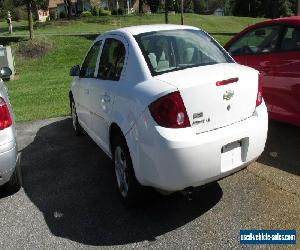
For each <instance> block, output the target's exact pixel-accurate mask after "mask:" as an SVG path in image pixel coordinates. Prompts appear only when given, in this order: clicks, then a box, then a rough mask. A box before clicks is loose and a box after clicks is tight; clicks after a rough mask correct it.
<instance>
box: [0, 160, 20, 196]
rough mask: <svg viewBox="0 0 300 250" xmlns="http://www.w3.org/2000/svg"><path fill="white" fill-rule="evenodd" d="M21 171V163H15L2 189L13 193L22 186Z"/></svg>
mask: <svg viewBox="0 0 300 250" xmlns="http://www.w3.org/2000/svg"><path fill="white" fill-rule="evenodd" d="M22 182H23V181H22V171H21V165H20V164H17V166H16V168H15V170H14V172H13V174H12V176H11V177H10V180H9V181H8V182H7V183H6V184H5V185H4V190H5V192H6V193H7V194H9V195H10V194H14V193H16V192H18V191H19V190H20V188H21V187H22Z"/></svg>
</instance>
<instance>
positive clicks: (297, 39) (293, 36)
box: [280, 27, 300, 51]
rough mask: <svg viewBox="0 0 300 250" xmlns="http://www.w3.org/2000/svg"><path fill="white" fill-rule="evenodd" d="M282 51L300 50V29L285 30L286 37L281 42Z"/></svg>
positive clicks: (289, 28)
mask: <svg viewBox="0 0 300 250" xmlns="http://www.w3.org/2000/svg"><path fill="white" fill-rule="evenodd" d="M280 50H282V51H293V50H300V29H299V28H296V27H287V28H285V30H284V36H283V39H282V41H281V45H280Z"/></svg>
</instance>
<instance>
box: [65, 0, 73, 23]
mask: <svg viewBox="0 0 300 250" xmlns="http://www.w3.org/2000/svg"><path fill="white" fill-rule="evenodd" d="M64 3H65V5H66V6H67V10H68V13H67V14H68V18H69V19H70V18H71V17H72V1H71V0H64Z"/></svg>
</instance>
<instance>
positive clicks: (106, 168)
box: [22, 118, 223, 246]
mask: <svg viewBox="0 0 300 250" xmlns="http://www.w3.org/2000/svg"><path fill="white" fill-rule="evenodd" d="M71 126H72V125H71V120H70V119H68V118H67V119H64V120H61V121H57V122H53V123H51V124H49V125H46V126H44V127H42V128H40V129H39V130H38V132H37V133H36V135H35V137H34V140H33V141H32V142H31V143H30V144H29V145H28V146H26V147H25V148H24V149H23V150H22V170H23V179H24V191H25V193H26V194H27V196H28V197H29V198H30V200H31V201H32V202H33V203H34V204H35V205H36V206H37V207H38V208H39V210H40V211H41V212H42V213H43V215H44V218H45V221H46V223H47V225H48V227H49V229H50V231H51V232H52V233H53V234H54V235H55V236H58V237H63V238H67V239H70V240H73V241H76V242H80V243H82V244H87V245H94V246H113V245H120V244H127V243H134V242H142V241H155V238H156V237H158V236H160V235H162V234H165V233H167V232H170V231H172V230H174V229H176V228H178V227H181V226H183V225H185V224H186V223H189V222H190V221H192V220H194V219H196V218H198V217H199V216H201V215H203V214H204V213H205V212H207V211H208V210H209V209H211V208H212V207H213V206H215V205H216V204H217V203H218V202H219V200H220V199H221V197H222V195H223V193H222V189H221V187H220V186H219V184H217V183H214V184H212V185H210V186H208V187H205V188H202V189H200V190H199V191H197V193H196V195H195V197H194V199H193V201H192V202H189V201H187V200H186V199H185V198H184V197H183V195H181V194H179V193H175V194H173V195H170V196H161V195H158V194H153V195H151V196H149V198H148V199H147V201H146V202H145V203H144V204H143V205H141V206H140V207H139V208H135V209H126V208H125V207H124V206H123V205H122V204H121V202H120V201H119V197H118V193H117V189H116V186H115V181H114V171H113V169H112V163H111V160H110V159H109V158H108V157H107V156H106V155H105V154H104V153H103V152H102V151H101V150H100V149H99V147H97V146H96V144H95V143H94V142H93V141H92V140H91V139H90V138H89V137H88V136H81V137H76V136H75V135H74V134H73V131H72V127H71ZM32 133H33V132H32Z"/></svg>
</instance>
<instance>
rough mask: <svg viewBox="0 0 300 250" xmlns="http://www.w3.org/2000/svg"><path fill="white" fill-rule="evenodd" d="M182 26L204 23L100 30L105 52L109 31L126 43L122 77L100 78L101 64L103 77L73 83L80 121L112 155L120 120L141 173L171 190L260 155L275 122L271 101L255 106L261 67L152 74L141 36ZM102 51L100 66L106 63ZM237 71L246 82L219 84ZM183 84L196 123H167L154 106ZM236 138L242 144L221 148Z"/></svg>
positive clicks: (225, 172) (139, 176)
mask: <svg viewBox="0 0 300 250" xmlns="http://www.w3.org/2000/svg"><path fill="white" fill-rule="evenodd" d="M178 29H193V30H198V29H197V28H195V27H190V26H177V25H147V26H136V27H128V28H122V29H119V30H115V31H110V32H106V33H104V34H103V35H100V36H99V37H98V38H97V39H96V41H95V42H97V41H100V40H101V41H102V45H101V49H100V54H101V50H102V48H103V44H104V41H105V39H107V38H115V39H117V40H120V41H122V43H123V44H124V46H125V49H126V57H125V63H124V68H123V71H122V74H121V77H120V80H119V81H109V80H100V79H97V78H96V76H97V74H96V72H97V71H98V66H97V67H96V70H95V74H94V77H95V78H85V79H84V78H80V77H74V79H73V81H72V84H71V90H70V91H71V93H72V95H73V98H74V100H75V104H76V110H77V113H78V119H79V123H80V125H81V126H82V127H83V128H84V130H85V131H86V132H87V133H88V134H89V135H90V137H91V138H92V139H93V140H94V141H95V142H96V143H97V144H98V145H99V146H100V147H101V148H102V149H103V151H104V152H105V153H106V154H107V155H108V156H110V157H111V155H112V153H111V149H110V141H109V133H110V127H111V125H112V124H117V125H118V126H119V128H120V129H121V131H122V133H123V134H124V136H125V138H126V142H127V145H128V148H129V151H130V154H131V158H132V162H133V167H134V171H135V175H136V177H137V180H138V181H139V182H140V184H142V185H144V186H152V187H155V188H158V189H162V190H166V191H177V190H182V189H184V188H187V187H191V186H199V185H203V184H205V183H208V182H211V181H214V180H217V179H220V178H222V177H224V176H226V175H228V174H231V173H232V172H235V171H238V170H239V169H241V168H242V167H244V166H246V165H247V164H249V163H250V162H251V161H254V160H255V159H256V158H257V157H258V156H259V155H260V154H261V153H262V152H263V150H264V146H265V142H266V136H267V127H268V115H267V110H266V107H265V104H264V102H263V103H262V104H261V105H260V106H258V107H255V100H256V96H257V82H258V72H257V71H255V70H254V69H251V68H248V67H245V66H241V65H238V64H236V63H226V64H216V65H208V66H201V67H194V68H189V69H184V70H179V71H175V72H169V73H165V74H161V75H158V76H152V74H151V71H150V69H149V67H148V65H147V63H146V60H145V58H144V56H143V54H142V52H141V49H140V47H139V45H138V43H137V42H136V40H135V38H134V35H137V34H141V33H145V32H152V31H159V30H178ZM225 53H227V52H225ZM100 54H99V56H98V59H97V65H98V64H99V63H101V62H99V61H100ZM227 55H228V54H227ZM228 56H229V55H228ZM231 77H238V78H239V81H238V82H237V83H235V84H230V85H226V86H218V87H217V86H216V85H215V82H216V81H219V80H224V79H228V78H231ZM178 90H179V91H180V94H181V97H182V99H183V102H184V105H185V108H186V111H187V114H188V116H189V120H190V123H191V126H190V127H187V128H179V129H172V128H164V127H161V126H159V125H158V124H157V123H156V122H155V121H154V119H153V118H152V116H151V114H150V112H149V108H148V106H149V105H150V104H151V103H152V102H153V101H155V100H157V99H158V98H159V97H162V96H164V95H166V94H168V93H172V92H174V91H178ZM227 90H232V91H234V93H235V98H233V99H232V100H230V101H224V99H223V95H224V93H225V92H226V91H227ZM249 103H250V104H251V105H250V104H249ZM228 106H230V110H229V111H228V110H227V108H228ZM195 113H203V118H204V122H203V121H201V122H200V123H197V118H194V114H195ZM234 142H241V143H242V146H241V147H235V146H234V149H233V150H229V151H228V152H227V153H226V152H223V153H222V152H221V150H222V148H223V147H224V146H226V145H228V144H230V143H234Z"/></svg>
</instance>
